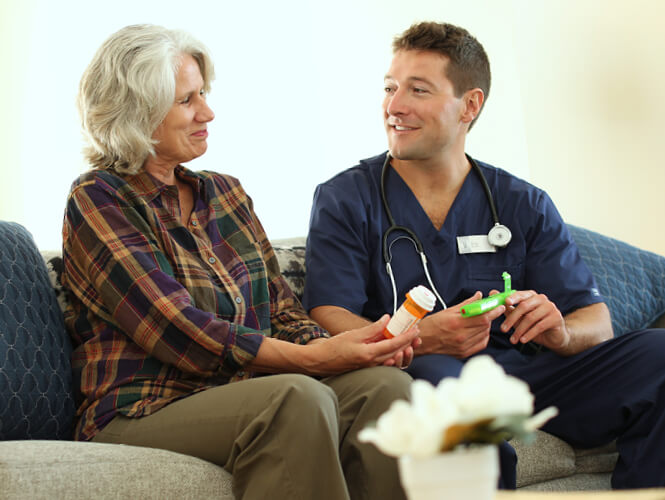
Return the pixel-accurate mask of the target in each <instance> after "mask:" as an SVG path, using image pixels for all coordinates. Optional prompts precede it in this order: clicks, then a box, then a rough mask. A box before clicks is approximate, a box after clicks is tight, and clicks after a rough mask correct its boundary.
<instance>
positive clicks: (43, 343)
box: [0, 221, 74, 440]
mask: <svg viewBox="0 0 665 500" xmlns="http://www.w3.org/2000/svg"><path fill="white" fill-rule="evenodd" d="M70 357H71V344H70V342H69V337H68V335H67V333H66V331H65V326H64V322H63V318H62V314H61V312H60V308H59V307H58V303H57V300H56V297H55V294H54V292H53V288H52V287H51V283H50V281H49V277H48V274H47V270H46V266H45V265H44V261H43V259H42V257H41V255H40V253H39V251H38V250H37V247H36V246H35V243H34V241H33V239H32V236H31V235H30V233H28V231H26V230H25V228H23V227H22V226H20V225H19V224H15V223H10V222H4V221H0V440H8V439H68V438H70V436H71V425H72V419H73V415H74V401H73V398H72V373H71V361H70Z"/></svg>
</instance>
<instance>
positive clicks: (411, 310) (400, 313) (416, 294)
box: [383, 285, 436, 339]
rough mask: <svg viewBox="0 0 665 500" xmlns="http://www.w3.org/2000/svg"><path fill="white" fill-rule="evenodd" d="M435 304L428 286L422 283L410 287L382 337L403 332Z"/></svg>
mask: <svg viewBox="0 0 665 500" xmlns="http://www.w3.org/2000/svg"><path fill="white" fill-rule="evenodd" d="M435 304H436V297H435V296H434V294H433V293H432V292H431V291H430V290H429V289H428V288H426V287H424V286H422V285H419V286H417V287H414V288H412V289H411V290H409V292H408V293H407V294H406V300H405V301H404V303H403V304H402V305H401V306H400V307H399V309H397V311H396V312H395V314H394V315H393V317H392V318H390V321H389V322H388V324H387V325H386V328H385V329H384V330H383V335H384V337H386V338H388V339H390V338H393V337H396V336H397V335H399V334H400V333H404V332H405V331H407V330H408V329H409V328H411V327H412V326H413V325H415V324H416V323H418V321H420V320H421V319H422V318H423V317H424V316H425V315H426V314H427V313H429V312H432V309H434V305H435Z"/></svg>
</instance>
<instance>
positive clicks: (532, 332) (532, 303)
mask: <svg viewBox="0 0 665 500" xmlns="http://www.w3.org/2000/svg"><path fill="white" fill-rule="evenodd" d="M511 328H514V329H515V330H514V332H513V334H512V335H511V336H510V342H511V343H513V344H518V343H521V344H526V343H527V342H530V341H532V340H533V341H534V342H536V343H537V344H540V345H543V346H545V347H547V348H549V349H552V350H553V351H555V352H558V351H565V350H566V349H567V347H568V344H569V343H570V332H568V328H567V327H566V321H565V320H564V318H563V315H562V314H561V311H559V309H558V308H557V306H556V305H555V304H554V302H552V301H551V300H549V299H548V298H547V296H546V295H544V294H542V293H536V292H535V291H533V290H520V291H517V292H515V293H513V294H511V295H510V296H508V297H507V298H506V319H505V321H504V322H503V323H502V324H501V331H502V332H504V333H508V332H509V331H510V329H511Z"/></svg>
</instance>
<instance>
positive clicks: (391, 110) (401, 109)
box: [385, 89, 409, 116]
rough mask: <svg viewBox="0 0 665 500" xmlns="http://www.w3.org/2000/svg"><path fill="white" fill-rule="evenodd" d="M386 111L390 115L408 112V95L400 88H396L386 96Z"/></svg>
mask: <svg viewBox="0 0 665 500" xmlns="http://www.w3.org/2000/svg"><path fill="white" fill-rule="evenodd" d="M385 108H386V113H388V114H389V115H391V116H396V115H403V114H406V113H408V110H409V106H408V97H407V96H406V94H405V93H404V92H402V91H401V90H399V89H398V90H396V91H395V92H393V93H392V94H391V95H389V96H388V97H386V104H385Z"/></svg>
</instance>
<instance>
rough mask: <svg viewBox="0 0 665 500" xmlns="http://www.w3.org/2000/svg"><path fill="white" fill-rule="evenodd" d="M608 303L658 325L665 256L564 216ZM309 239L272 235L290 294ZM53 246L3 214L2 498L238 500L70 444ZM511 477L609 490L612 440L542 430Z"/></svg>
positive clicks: (181, 467)
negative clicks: (578, 441) (591, 443)
mask: <svg viewBox="0 0 665 500" xmlns="http://www.w3.org/2000/svg"><path fill="white" fill-rule="evenodd" d="M570 229H571V231H572V233H573V236H574V238H575V240H576V242H577V243H578V246H579V247H580V252H581V253H582V256H583V258H584V259H585V260H586V262H587V263H588V265H589V266H590V267H591V270H592V272H593V273H594V275H595V276H596V278H597V280H598V284H599V288H600V291H601V293H602V294H603V295H604V296H605V297H606V299H607V302H608V305H609V307H610V310H611V312H612V322H613V327H614V331H615V335H622V334H623V333H625V332H627V331H630V330H635V329H639V328H644V327H647V326H651V325H660V324H662V321H663V320H662V318H661V316H662V315H663V313H665V293H664V290H663V286H664V285H665V257H662V256H659V255H656V254H653V253H650V252H646V251H644V250H640V249H638V248H636V247H634V246H631V245H628V244H626V243H622V242H620V241H617V240H615V239H612V238H608V237H606V236H603V235H600V234H598V233H594V232H591V231H588V230H586V229H582V228H579V227H575V226H570ZM304 245H305V240H304V238H296V239H292V240H282V241H276V242H275V251H276V253H277V256H278V259H279V262H280V266H281V268H282V272H283V274H284V276H285V278H286V279H287V281H288V282H289V284H290V286H291V287H292V288H293V290H294V291H295V292H296V294H302V289H303V286H304V278H305V269H304V253H305V252H304V251H305V246H304ZM61 268H62V260H61V258H60V255H59V254H58V252H40V251H39V250H38V249H37V247H36V246H35V243H34V241H33V239H32V236H31V235H30V233H29V232H28V231H27V230H26V229H25V228H24V227H22V226H20V225H19V224H16V223H12V222H4V221H0V497H2V498H34V499H40V498H70V497H71V498H74V497H89V498H125V497H132V498H221V499H229V500H232V499H233V494H232V491H231V476H230V475H229V474H228V473H227V472H226V471H225V470H223V469H222V468H221V467H218V466H216V465H213V464H211V463H209V462H206V461H204V460H201V459H198V458H194V457H189V456H185V455H181V454H178V453H174V452H170V451H164V450H157V449H149V448H141V447H135V446H126V445H115V444H100V443H86V442H74V441H72V440H71V429H72V422H73V418H74V411H75V410H74V400H73V391H72V377H71V365H70V355H71V349H72V347H71V344H70V341H69V338H68V336H67V333H66V331H65V328H64V324H63V318H62V312H61V311H62V308H63V307H64V305H65V303H66V296H65V294H64V293H63V292H62V290H61V288H60V285H59V273H60V271H61ZM513 444H514V445H515V448H516V450H517V454H518V458H519V465H518V479H517V480H518V487H520V488H525V489H540V490H561V489H607V488H609V477H610V472H611V470H612V469H613V467H614V463H615V462H616V452H615V450H614V448H613V445H611V444H610V445H608V446H606V447H604V448H600V449H594V450H579V449H574V448H572V447H571V446H569V445H568V444H566V443H565V442H563V441H561V440H560V439H558V438H556V437H554V436H551V435H549V434H546V433H544V432H542V431H538V432H537V437H536V440H535V442H534V443H532V444H529V445H527V444H524V443H520V442H513Z"/></svg>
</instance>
